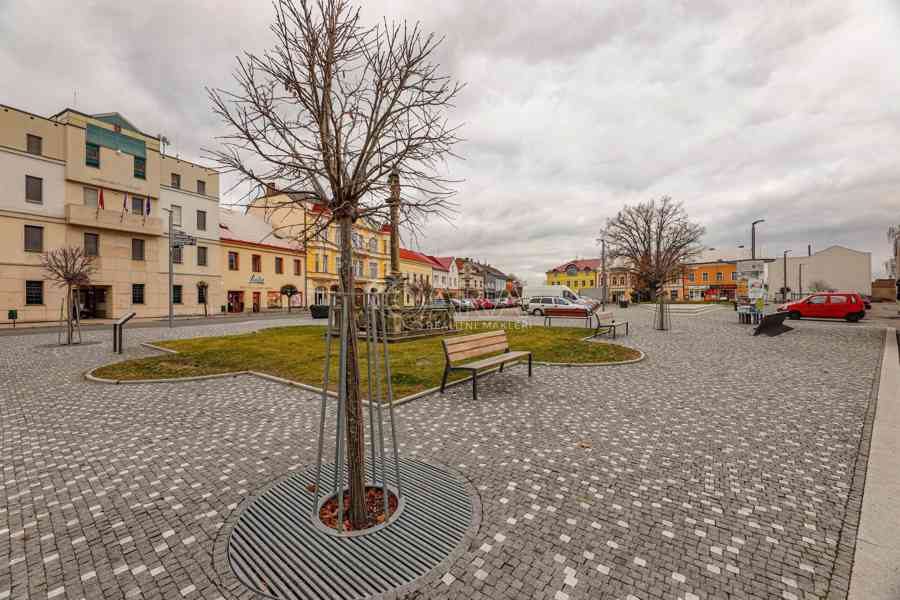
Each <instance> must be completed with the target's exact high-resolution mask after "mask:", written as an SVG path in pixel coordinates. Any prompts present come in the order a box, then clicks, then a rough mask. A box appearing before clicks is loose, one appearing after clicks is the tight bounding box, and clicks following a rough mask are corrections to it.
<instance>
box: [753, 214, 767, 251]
mask: <svg viewBox="0 0 900 600" xmlns="http://www.w3.org/2000/svg"><path fill="white" fill-rule="evenodd" d="M765 222H766V220H765V219H757V220H755V221H753V223H751V224H750V258H751V259H752V260H756V226H757V225H758V224H759V223H765Z"/></svg>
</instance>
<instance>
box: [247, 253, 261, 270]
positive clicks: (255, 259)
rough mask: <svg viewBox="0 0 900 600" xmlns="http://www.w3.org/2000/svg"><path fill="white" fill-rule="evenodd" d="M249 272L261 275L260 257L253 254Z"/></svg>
mask: <svg viewBox="0 0 900 600" xmlns="http://www.w3.org/2000/svg"><path fill="white" fill-rule="evenodd" d="M250 263H251V264H250V270H251V271H253V272H254V273H262V256H260V255H259V254H253V255H252V256H251V257H250Z"/></svg>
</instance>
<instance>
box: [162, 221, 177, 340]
mask: <svg viewBox="0 0 900 600" xmlns="http://www.w3.org/2000/svg"><path fill="white" fill-rule="evenodd" d="M163 210H164V211H166V212H167V213H169V239H168V244H167V245H168V246H169V328H170V329H171V328H172V326H173V319H174V312H175V310H174V304H173V303H172V288H173V287H175V274H174V272H173V267H174V265H175V263H174V257H173V256H172V244H173V243H174V241H175V240H174V237H175V229H174V224H173V223H172V209H171V208H163Z"/></svg>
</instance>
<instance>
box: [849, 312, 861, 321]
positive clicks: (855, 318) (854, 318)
mask: <svg viewBox="0 0 900 600" xmlns="http://www.w3.org/2000/svg"><path fill="white" fill-rule="evenodd" d="M846 318H847V320H848V321H849V322H851V323H856V322H857V321H859V320H860V319H861V318H862V315H861V314H859V313H852V314H849V315H847V317H846Z"/></svg>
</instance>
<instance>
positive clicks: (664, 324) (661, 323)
mask: <svg viewBox="0 0 900 600" xmlns="http://www.w3.org/2000/svg"><path fill="white" fill-rule="evenodd" d="M671 328H672V316H671V314H670V311H669V302H668V301H667V300H666V296H665V293H664V291H663V289H662V287H660V289H659V290H658V291H657V293H656V309H655V311H654V313H653V329H655V330H657V331H669V330H670V329H671Z"/></svg>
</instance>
